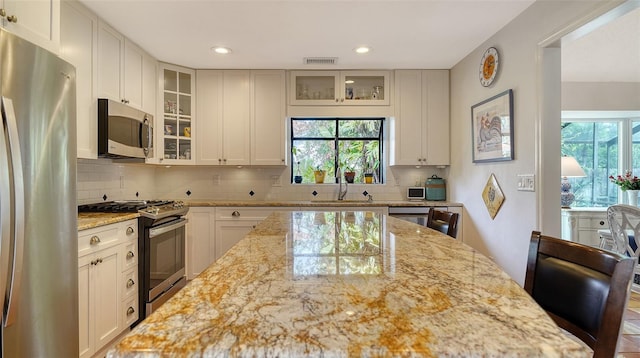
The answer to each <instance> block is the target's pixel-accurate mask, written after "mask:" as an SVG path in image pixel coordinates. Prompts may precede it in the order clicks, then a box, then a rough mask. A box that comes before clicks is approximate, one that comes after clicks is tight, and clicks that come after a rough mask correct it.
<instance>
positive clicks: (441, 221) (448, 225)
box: [427, 209, 458, 239]
mask: <svg viewBox="0 0 640 358" xmlns="http://www.w3.org/2000/svg"><path fill="white" fill-rule="evenodd" d="M427 227H430V228H432V229H434V230H438V231H440V232H441V233H444V234H447V235H449V236H451V237H453V238H454V239H455V237H456V235H457V234H458V213H452V212H449V211H442V210H434V209H431V210H429V216H428V217H427Z"/></svg>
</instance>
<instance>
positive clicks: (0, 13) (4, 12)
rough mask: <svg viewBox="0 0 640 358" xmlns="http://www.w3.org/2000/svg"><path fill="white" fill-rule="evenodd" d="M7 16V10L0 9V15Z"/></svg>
mask: <svg viewBox="0 0 640 358" xmlns="http://www.w3.org/2000/svg"><path fill="white" fill-rule="evenodd" d="M5 16H7V11H6V10H5V9H0V17H5Z"/></svg>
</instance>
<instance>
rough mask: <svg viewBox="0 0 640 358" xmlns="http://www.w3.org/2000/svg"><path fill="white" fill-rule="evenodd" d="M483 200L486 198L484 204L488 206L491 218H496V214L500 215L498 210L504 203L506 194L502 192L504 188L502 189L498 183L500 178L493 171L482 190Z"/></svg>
mask: <svg viewBox="0 0 640 358" xmlns="http://www.w3.org/2000/svg"><path fill="white" fill-rule="evenodd" d="M482 200H484V205H485V206H486V207H487V211H488V212H489V216H491V219H493V218H495V217H496V215H498V211H500V207H501V206H502V203H503V202H504V194H503V193H502V189H500V185H498V180H497V179H496V177H495V175H493V173H491V176H490V177H489V180H488V181H487V185H485V186H484V190H483V191H482Z"/></svg>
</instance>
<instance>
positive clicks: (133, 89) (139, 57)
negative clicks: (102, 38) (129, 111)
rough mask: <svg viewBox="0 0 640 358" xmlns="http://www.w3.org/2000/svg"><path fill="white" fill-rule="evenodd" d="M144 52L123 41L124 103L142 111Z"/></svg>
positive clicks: (129, 42)
mask: <svg viewBox="0 0 640 358" xmlns="http://www.w3.org/2000/svg"><path fill="white" fill-rule="evenodd" d="M143 59H144V52H143V51H142V49H140V48H139V47H138V46H136V45H135V44H134V43H132V42H131V41H129V40H127V39H125V40H124V66H123V67H124V76H123V81H124V82H123V84H124V86H123V96H122V100H123V101H124V103H126V104H128V105H130V106H133V107H136V108H140V109H142V65H143Z"/></svg>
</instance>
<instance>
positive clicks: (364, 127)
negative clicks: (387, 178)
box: [291, 118, 383, 183]
mask: <svg viewBox="0 0 640 358" xmlns="http://www.w3.org/2000/svg"><path fill="white" fill-rule="evenodd" d="M382 129H383V119H382V118H375V119H368V118H367V119H363V118H349V119H345V118H317V119H316V118H292V119H291V154H292V160H291V162H292V163H293V165H292V166H291V168H292V169H291V170H292V172H291V175H292V179H293V176H296V175H300V176H302V183H313V182H314V175H313V171H314V170H316V169H317V168H319V169H322V170H325V171H326V177H325V178H326V179H325V183H329V182H333V178H335V176H336V169H337V168H340V169H341V170H342V173H343V175H344V172H345V171H355V172H356V177H355V180H354V182H355V183H363V182H364V174H365V173H367V172H368V173H373V174H374V177H376V178H378V182H382V173H381V170H380V161H381V160H380V158H382V146H381V143H382V133H383V130H382ZM292 182H293V180H292Z"/></svg>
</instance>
